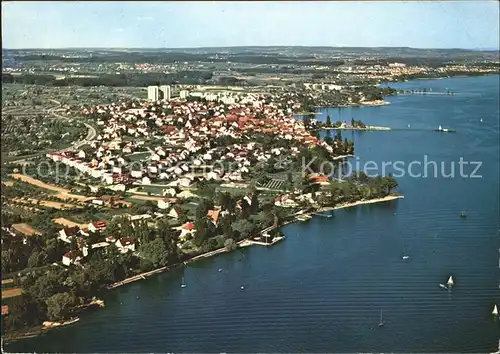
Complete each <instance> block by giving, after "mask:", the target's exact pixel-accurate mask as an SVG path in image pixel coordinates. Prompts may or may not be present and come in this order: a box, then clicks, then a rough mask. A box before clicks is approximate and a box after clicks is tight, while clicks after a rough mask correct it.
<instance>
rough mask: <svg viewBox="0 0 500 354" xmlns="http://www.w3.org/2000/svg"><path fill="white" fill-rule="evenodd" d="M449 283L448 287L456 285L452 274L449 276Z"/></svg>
mask: <svg viewBox="0 0 500 354" xmlns="http://www.w3.org/2000/svg"><path fill="white" fill-rule="evenodd" d="M446 285H448V288H451V287H452V286H453V285H455V282H454V281H453V277H452V276H451V275H450V277H449V278H448V282H447V283H446Z"/></svg>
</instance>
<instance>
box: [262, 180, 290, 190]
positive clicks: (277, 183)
mask: <svg viewBox="0 0 500 354" xmlns="http://www.w3.org/2000/svg"><path fill="white" fill-rule="evenodd" d="M284 184H285V181H284V180H281V179H272V180H270V181H269V182H267V183H266V184H265V185H264V186H263V187H264V188H268V189H281V188H282V187H283V185H284Z"/></svg>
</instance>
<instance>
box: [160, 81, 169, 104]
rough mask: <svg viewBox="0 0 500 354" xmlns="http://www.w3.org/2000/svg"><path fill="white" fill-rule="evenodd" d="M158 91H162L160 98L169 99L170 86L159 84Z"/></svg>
mask: <svg viewBox="0 0 500 354" xmlns="http://www.w3.org/2000/svg"><path fill="white" fill-rule="evenodd" d="M160 92H161V93H162V96H161V98H162V99H164V100H166V101H169V100H170V98H171V97H172V91H171V90H170V86H168V85H162V86H160Z"/></svg>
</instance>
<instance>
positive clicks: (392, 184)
mask: <svg viewBox="0 0 500 354" xmlns="http://www.w3.org/2000/svg"><path fill="white" fill-rule="evenodd" d="M384 179H385V181H386V186H387V194H389V193H391V190H393V189H394V188H397V186H398V181H396V180H395V179H394V177H392V174H391V173H389V175H388V176H385V177H384Z"/></svg>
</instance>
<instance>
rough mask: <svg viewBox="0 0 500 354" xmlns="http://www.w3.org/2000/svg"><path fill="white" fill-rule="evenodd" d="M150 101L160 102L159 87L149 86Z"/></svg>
mask: <svg viewBox="0 0 500 354" xmlns="http://www.w3.org/2000/svg"><path fill="white" fill-rule="evenodd" d="M148 100H150V101H158V86H148Z"/></svg>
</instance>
